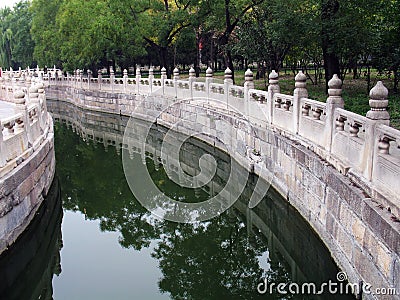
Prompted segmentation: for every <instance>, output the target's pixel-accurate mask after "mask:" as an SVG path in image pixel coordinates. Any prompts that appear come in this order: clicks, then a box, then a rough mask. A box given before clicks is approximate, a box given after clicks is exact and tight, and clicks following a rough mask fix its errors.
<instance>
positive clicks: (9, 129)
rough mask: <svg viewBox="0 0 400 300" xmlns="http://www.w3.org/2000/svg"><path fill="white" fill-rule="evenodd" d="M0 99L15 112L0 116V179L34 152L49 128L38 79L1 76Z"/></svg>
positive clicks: (44, 99)
mask: <svg viewBox="0 0 400 300" xmlns="http://www.w3.org/2000/svg"><path fill="white" fill-rule="evenodd" d="M16 79H18V80H16ZM0 100H2V101H6V102H9V103H12V106H11V107H13V108H14V113H11V115H9V116H6V117H4V116H3V117H2V118H0V178H1V177H3V176H4V175H6V174H7V173H8V172H10V171H11V170H13V169H14V168H15V167H16V166H18V165H19V164H20V163H21V162H22V161H24V160H26V159H27V158H28V157H29V156H30V155H31V154H32V153H33V152H34V151H36V150H37V149H38V148H39V146H40V145H41V144H42V142H43V141H44V139H45V137H46V136H47V133H48V132H49V130H52V128H50V123H51V122H49V115H48V113H47V106H46V96H45V92H44V86H43V84H42V83H41V82H40V80H37V79H32V78H31V77H27V78H13V79H12V80H10V78H7V77H3V78H0Z"/></svg>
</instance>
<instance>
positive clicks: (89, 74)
mask: <svg viewBox="0 0 400 300" xmlns="http://www.w3.org/2000/svg"><path fill="white" fill-rule="evenodd" d="M87 78H88V83H87V89H88V90H90V81H91V80H92V78H93V72H92V70H89V69H88V70H87Z"/></svg>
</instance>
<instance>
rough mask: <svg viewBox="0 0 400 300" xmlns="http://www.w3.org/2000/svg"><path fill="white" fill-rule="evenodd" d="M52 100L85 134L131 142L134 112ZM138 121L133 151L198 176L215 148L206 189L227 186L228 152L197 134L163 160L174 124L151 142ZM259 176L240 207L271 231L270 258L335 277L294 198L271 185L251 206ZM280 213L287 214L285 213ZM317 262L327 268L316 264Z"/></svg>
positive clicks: (300, 271) (303, 273) (298, 270)
mask: <svg viewBox="0 0 400 300" xmlns="http://www.w3.org/2000/svg"><path fill="white" fill-rule="evenodd" d="M48 106H49V111H50V112H52V114H53V117H54V119H55V120H56V121H61V122H63V123H65V124H67V125H68V126H71V127H72V128H73V130H74V131H76V132H77V133H78V134H79V135H80V136H81V137H82V138H83V139H85V140H87V141H89V140H92V141H95V142H97V143H102V144H104V146H105V148H106V149H108V146H110V145H112V146H115V147H116V148H117V153H118V154H120V152H121V148H125V147H126V146H124V145H123V134H124V131H125V128H126V126H127V125H126V124H127V122H128V118H126V117H120V116H116V115H109V114H102V113H96V112H93V111H91V112H89V111H85V110H82V109H79V108H77V107H76V106H74V105H71V104H68V103H65V102H61V101H48ZM135 125H137V126H135V128H134V135H135V136H136V137H137V143H136V144H135V147H134V148H133V149H131V152H132V155H133V152H134V153H139V154H141V155H142V157H143V161H144V162H145V161H146V158H147V159H152V160H153V161H154V164H155V166H158V165H159V164H160V163H162V164H163V165H164V167H165V168H169V167H168V165H172V167H170V168H169V169H172V170H173V169H174V167H175V166H176V165H177V164H178V163H180V164H181V167H182V169H183V170H184V171H185V172H186V173H188V174H189V175H191V176H195V175H197V172H199V170H200V169H199V164H198V162H199V158H200V156H201V155H203V154H205V153H211V154H212V156H213V157H215V158H216V159H217V160H218V165H217V166H218V167H217V172H216V173H217V175H216V176H214V178H213V180H212V181H211V182H209V183H207V184H206V185H205V186H203V187H202V188H201V189H202V190H203V191H205V192H208V193H210V194H211V196H212V195H214V194H218V193H219V192H220V190H221V189H222V188H223V187H224V183H226V180H227V179H228V177H229V175H230V158H229V156H228V155H227V154H226V153H225V152H223V151H221V150H218V149H217V148H214V147H212V146H210V145H208V144H206V143H204V142H201V141H199V140H197V139H190V141H188V142H186V143H184V144H183V147H182V148H180V149H178V148H176V151H178V150H179V151H180V162H178V161H168V162H167V161H165V160H164V161H162V159H161V144H162V141H163V140H164V138H163V137H164V136H165V133H166V132H167V131H168V129H166V128H164V127H161V126H158V127H157V126H156V127H154V128H152V129H151V130H150V134H149V136H148V138H147V139H146V143H145V141H144V136H145V129H146V125H147V123H145V122H144V121H140V120H138V121H137V122H136V123H135ZM176 139H177V140H178V139H179V134H178V133H176ZM177 144H178V143H177ZM143 145H145V151H143ZM170 146H171V149H174V147H175V146H176V145H170ZM171 151H173V150H171ZM143 155H145V156H143ZM167 159H168V158H167ZM165 165H167V166H165ZM235 174H237V175H236V176H242V177H237V178H235V180H240V181H243V180H246V181H247V177H248V172H247V171H246V170H245V169H244V168H243V169H242V171H239V172H235ZM256 178H257V177H255V176H250V180H249V181H248V187H247V188H246V190H245V191H244V193H243V196H242V197H241V198H240V201H238V202H236V203H235V205H234V207H235V208H236V209H238V210H239V211H240V212H241V214H243V215H244V216H246V218H247V221H248V226H249V227H251V228H253V229H255V228H257V230H259V231H260V232H261V234H262V235H263V236H265V237H266V239H267V244H268V248H269V252H270V258H271V259H274V258H275V257H274V256H276V253H279V254H280V256H281V257H283V259H284V260H285V261H286V262H287V264H288V265H289V266H290V272H291V275H292V280H293V281H296V282H301V281H305V280H310V278H311V279H312V280H315V281H316V282H318V280H320V279H321V278H326V274H327V273H328V274H330V275H332V276H333V277H332V279H334V276H335V275H336V272H337V267H336V265H335V264H334V263H333V260H332V259H331V257H330V254H329V252H328V250H327V249H326V247H325V246H324V245H323V244H322V242H321V241H320V239H319V238H318V237H317V236H316V234H315V233H314V232H313V230H312V229H311V228H310V227H309V225H308V224H307V223H306V222H305V221H304V220H303V219H302V217H301V216H300V215H299V214H298V213H297V212H296V211H295V210H294V208H293V207H291V206H290V204H288V203H287V202H286V201H284V200H283V199H281V196H280V195H279V194H278V193H277V192H275V191H274V190H273V189H272V188H271V190H270V192H269V194H268V195H267V196H266V197H265V199H264V201H262V202H261V203H260V204H259V205H258V206H257V207H256V208H255V209H253V210H249V209H248V208H247V202H248V201H249V198H250V196H251V194H252V192H257V191H253V188H254V186H255V182H257V179H256ZM277 216H285V218H278V217H277ZM249 222H250V223H249ZM316 264H318V265H320V266H321V268H319V269H318V270H316V269H317V268H315V265H316ZM318 272H323V273H318Z"/></svg>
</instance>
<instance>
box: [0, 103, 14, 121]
mask: <svg viewBox="0 0 400 300" xmlns="http://www.w3.org/2000/svg"><path fill="white" fill-rule="evenodd" d="M14 114H15V104H14V103H10V102H5V101H1V100H0V120H1V119H4V118H8V117H11V116H12V115H14Z"/></svg>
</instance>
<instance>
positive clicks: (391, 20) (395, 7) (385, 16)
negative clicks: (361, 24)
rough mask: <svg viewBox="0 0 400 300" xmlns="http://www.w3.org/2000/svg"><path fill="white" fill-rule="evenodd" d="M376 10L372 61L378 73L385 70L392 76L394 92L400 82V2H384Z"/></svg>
mask: <svg viewBox="0 0 400 300" xmlns="http://www.w3.org/2000/svg"><path fill="white" fill-rule="evenodd" d="M384 4H385V5H382V6H381V7H380V9H379V10H378V12H379V16H380V18H379V19H378V22H376V23H375V24H376V25H375V26H374V34H375V36H376V37H377V43H376V44H375V45H374V46H375V47H374V49H373V54H372V60H373V63H374V65H375V67H377V68H378V70H379V71H380V72H383V71H384V70H387V71H388V72H390V74H392V73H393V76H394V87H393V89H394V92H395V93H397V92H398V89H399V81H400V74H399V72H400V1H398V0H386V1H384Z"/></svg>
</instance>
